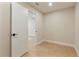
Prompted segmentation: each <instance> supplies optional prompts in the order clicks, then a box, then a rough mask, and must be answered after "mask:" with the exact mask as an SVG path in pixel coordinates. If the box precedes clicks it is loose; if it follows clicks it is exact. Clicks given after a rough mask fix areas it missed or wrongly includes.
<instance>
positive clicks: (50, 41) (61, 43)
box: [35, 40, 74, 47]
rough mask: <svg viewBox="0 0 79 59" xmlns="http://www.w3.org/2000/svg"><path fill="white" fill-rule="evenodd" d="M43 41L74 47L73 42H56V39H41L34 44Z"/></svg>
mask: <svg viewBox="0 0 79 59" xmlns="http://www.w3.org/2000/svg"><path fill="white" fill-rule="evenodd" d="M44 41H47V42H50V43H56V44H60V45H65V46H69V47H74V45H73V44H68V43H63V42H57V41H51V40H41V41H40V42H37V43H36V44H35V45H37V44H40V43H42V42H44Z"/></svg>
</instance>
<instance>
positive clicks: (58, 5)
mask: <svg viewBox="0 0 79 59" xmlns="http://www.w3.org/2000/svg"><path fill="white" fill-rule="evenodd" d="M37 3H38V4H39V5H36V3H35V2H29V3H28V4H29V5H31V6H33V7H34V8H36V9H38V10H39V11H41V12H42V13H48V12H51V11H56V10H60V9H64V8H68V7H73V6H75V2H52V3H53V5H52V6H49V5H48V2H37Z"/></svg>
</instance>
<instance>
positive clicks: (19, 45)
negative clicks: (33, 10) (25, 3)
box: [12, 3, 28, 57]
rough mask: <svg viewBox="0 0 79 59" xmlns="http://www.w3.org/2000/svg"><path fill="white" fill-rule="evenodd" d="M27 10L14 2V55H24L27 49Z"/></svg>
mask: <svg viewBox="0 0 79 59" xmlns="http://www.w3.org/2000/svg"><path fill="white" fill-rule="evenodd" d="M27 12H28V11H27V10H26V9H25V8H24V7H22V6H21V5H19V4H18V3H12V56H15V57H18V56H22V55H23V54H24V53H25V52H26V51H27V50H28V49H27V39H28V38H27V36H28V34H27V30H28V29H27Z"/></svg>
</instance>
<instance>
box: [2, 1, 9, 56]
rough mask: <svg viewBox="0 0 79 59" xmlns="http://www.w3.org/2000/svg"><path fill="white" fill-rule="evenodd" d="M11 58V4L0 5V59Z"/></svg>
mask: <svg viewBox="0 0 79 59" xmlns="http://www.w3.org/2000/svg"><path fill="white" fill-rule="evenodd" d="M9 56H10V3H2V2H1V3H0V57H9Z"/></svg>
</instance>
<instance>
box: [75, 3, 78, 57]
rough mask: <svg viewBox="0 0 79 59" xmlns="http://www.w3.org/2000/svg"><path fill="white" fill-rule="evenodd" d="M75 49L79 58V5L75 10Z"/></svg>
mask: <svg viewBox="0 0 79 59" xmlns="http://www.w3.org/2000/svg"><path fill="white" fill-rule="evenodd" d="M75 47H76V51H77V53H78V56H79V3H77V4H76V8H75Z"/></svg>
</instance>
